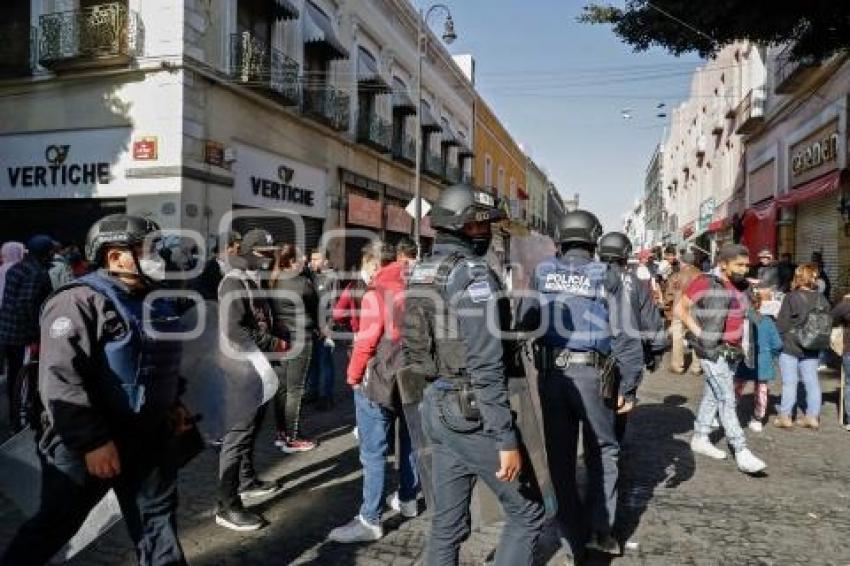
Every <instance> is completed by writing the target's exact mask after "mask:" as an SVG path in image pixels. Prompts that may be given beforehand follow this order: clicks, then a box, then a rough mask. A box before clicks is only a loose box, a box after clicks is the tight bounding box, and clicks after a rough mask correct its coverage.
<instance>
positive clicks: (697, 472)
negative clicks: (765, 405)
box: [0, 373, 850, 566]
mask: <svg viewBox="0 0 850 566" xmlns="http://www.w3.org/2000/svg"><path fill="white" fill-rule="evenodd" d="M836 377H837V376H836V374H822V376H821V378H822V383H823V385H824V403H825V406H824V411H823V425H822V430H821V431H820V432H817V433H815V432H811V431H808V430H802V429H794V430H791V431H785V430H779V429H775V428H773V427H772V426H767V427H765V431H764V432H763V433H761V434H755V433H752V432H750V431H747V435H748V438H749V439H750V440H751V447H752V449H753V451H754V452H755V453H756V454H758V455H760V456H763V457H764V459H765V460H766V461H767V463H768V474H767V476H766V477H763V478H752V477H748V476H745V475H742V474H741V473H739V472H738V471H737V470H736V469H735V466H734V464H733V461H732V460H731V459H727V460H725V461H719V462H718V461H712V460H708V459H705V458H703V457H697V458H696V459H695V458H694V456H693V455H692V453H691V452H690V449H689V447H688V440H689V438H690V431H691V428H692V423H693V418H694V411H695V407H696V404H697V403H698V402H699V395H700V393H701V386H702V379H701V378H699V377H693V376H672V375H669V374H664V373H659V374H656V375H652V376H649V377H648V378H647V379H646V381H645V383H644V385H643V389H642V394H641V404H640V405H639V406H638V408H637V409H636V410H635V413H634V417H633V420H632V421H631V423H630V425H629V426H630V428H629V433H628V437H627V442H626V445H625V448H624V453H623V456H622V466H623V470H624V476H625V477H624V479H623V481H622V484H621V487H622V511H623V516H622V521H621V525H622V528H623V529H624V531H625V534H627V535H628V538H629V540H630V541H631V543H630V544H629V547H630V548H629V549H628V550H627V551H626V555H625V556H624V557H622V558H619V559H617V560H615V561H614V563H615V564H623V565H638V564H694V565H704V564H705V565H708V564H736V565H737V564H765V565H767V564H771V565H781V564H782V565H784V564H835V565H844V564H850V550H848V549H847V548H846V545H845V544H844V541H845V540H846V533H847V532H848V529H850V519H848V513H850V481H848V480H850V471H848V468H850V452H848V450H847V443H848V442H850V434H848V433H846V432H844V431H843V430H842V429H840V428H839V426H838V424H837V422H836V420H837V418H836V410H835V403H836V400H837V383H838V381H837V379H836ZM774 391H776V389H774ZM750 404H751V397H750V396H748V397H746V398H745V402H744V407H743V408H744V410H746V409H747V407H748V406H749V405H750ZM305 416H306V419H305V420H306V426H307V427H308V430H309V431H312V432H314V433H315V434H316V435H317V436H318V437H319V439H320V440H321V446H320V448H319V449H317V450H315V451H314V452H312V453H306V454H301V455H296V456H283V455H281V454H280V453H279V452H277V451H276V450H275V449H274V448H273V446H272V442H271V440H272V438H271V424H270V423H267V427H266V434H265V435H264V437H263V438H262V439H261V440H260V442H259V443H258V465H259V468H260V470H261V471H262V473H263V475H264V476H265V477H266V478H268V479H271V478H280V479H282V480H283V482H284V485H285V486H286V491H285V492H284V493H283V494H282V495H281V496H279V497H278V498H276V499H275V500H273V501H267V502H265V503H261V504H260V509H261V510H262V512H263V513H264V514H265V516H266V517H267V518H268V519H269V520H270V521H271V526H270V527H268V528H266V529H264V530H261V531H259V532H257V533H253V534H247V535H245V534H236V533H233V532H231V531H228V530H225V529H222V528H220V527H217V526H215V524H214V523H213V510H214V494H213V492H214V486H215V482H214V479H213V478H214V476H215V465H216V452H215V451H213V450H208V451H206V452H205V453H204V454H203V455H202V456H201V457H200V458H198V459H196V460H195V461H194V462H193V463H192V464H191V465H190V466H189V467H188V469H186V470H184V472H183V474H182V476H181V479H180V496H181V505H180V526H181V536H182V540H183V544H184V546H185V549H186V551H187V554H188V557H189V560H190V562H191V563H192V564H196V565H213V564H215V565H225V564H317V565H318V564H333V565H335V566H342V565H346V564H356V565H363V566H371V565H377V564H413V563H416V561H417V560H418V559H419V558H420V557H421V553H422V548H423V544H424V542H425V539H426V537H427V531H428V518H429V515H428V513H425V514H424V515H423V516H421V517H420V518H418V519H415V520H409V521H403V520H401V518H400V517H399V516H397V515H395V514H392V515H388V516H386V517H385V519H386V520H385V531H386V532H387V534H386V536H385V537H384V539H383V540H381V541H380V542H377V543H374V544H370V545H351V546H343V545H338V544H333V543H329V542H326V536H327V533H328V532H329V530H330V529H331V528H333V527H335V526H338V525H340V524H342V523H344V522H346V521H348V520H349V519H350V518H351V517H353V516H354V515H355V514H356V513H357V509H358V506H359V501H360V487H361V483H360V465H359V461H358V455H357V446H356V443H355V439H354V437H353V436H352V434H351V429H352V424H353V410H352V406H351V400H350V398H348V397H346V398H344V399H343V400H342V401H340V402H339V403H338V405H337V409H336V411H335V412H332V413H314V412H311V411H308V412H307V414H306V415H305ZM716 434H719V433H716ZM718 446H723V444H722V442H721V443H719V444H718ZM21 520H22V516H21V514H20V513H19V512H18V511H17V510H16V509H15V508H14V507H12V506H11V504H10V503H8V501H6V500H3V503H2V507H0V527H2V528H0V544H2V545H3V546H5V544H6V543H7V542H8V539H9V537H10V536H11V535H12V534H13V532H14V529H15V528H16V527H17V526H18V525H19V523H20V521H21ZM498 532H499V529H498V528H487V529H485V530H484V531H482V532H478V533H476V534H475V535H474V536H473V538H472V539H471V540H470V541H469V542H468V543H467V544H466V545H465V546H464V549H463V556H462V557H463V562H464V563H465V564H481V563H483V562H484V561H486V559H487V557H488V556H489V555H490V554H491V553H492V551H493V549H494V547H495V544H496V540H497V537H498ZM541 546H542V547H541V551H540V554H539V556H538V562H539V563H540V564H546V563H548V564H562V563H563V561H564V557H563V554H562V553H561V552H560V551H558V550H557V548H558V545H557V542H556V537H555V536H554V533H553V529H552V528H549V530H548V531H547V533H546V536H545V537H544V541H543V544H542V545H541ZM133 562H134V559H133V556H132V552H131V550H130V548H129V545H128V543H127V539H126V534H125V532H124V528H123V525H118V526H116V527H115V528H113V529H112V531H110V533H109V534H108V535H107V536H105V537H103V538H102V539H101V540H99V541H98V542H97V543H96V544H94V545H92V546H91V547H90V548H88V549H87V550H86V551H84V552H83V553H82V554H81V555H80V556H78V557H77V558H76V559H75V560H74V561H73V563H74V564H79V565H89V564H90V565H99V564H103V565H106V564H132V563H133Z"/></svg>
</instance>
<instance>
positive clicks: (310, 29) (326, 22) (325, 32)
mask: <svg viewBox="0 0 850 566" xmlns="http://www.w3.org/2000/svg"><path fill="white" fill-rule="evenodd" d="M304 7H305V8H306V10H305V13H304V18H303V20H304V48H305V49H309V50H315V51H316V52H318V53H319V54H320V55H321V56H322V57H324V58H325V59H348V49H346V48H345V46H343V44H342V42H340V40H339V39H337V37H336V33H334V28H333V24H331V19H330V17H328V15H327V14H325V13H324V12H323V11H322V10H321V9H319V7H318V6H316V5H315V4H313V3H312V2H310V1H308V2H306V3H305V4H304Z"/></svg>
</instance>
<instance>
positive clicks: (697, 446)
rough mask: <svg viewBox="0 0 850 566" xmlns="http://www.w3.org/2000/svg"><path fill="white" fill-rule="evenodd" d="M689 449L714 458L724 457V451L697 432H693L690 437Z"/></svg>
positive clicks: (720, 458)
mask: <svg viewBox="0 0 850 566" xmlns="http://www.w3.org/2000/svg"><path fill="white" fill-rule="evenodd" d="M691 450H693V451H694V452H696V453H697V454H702V455H703V456H708V457H709V458H713V459H715V460H725V459H726V452H724V451H723V450H721V449H719V448H717V447H716V446H714V445H713V444H712V443H711V441H709V440H708V438H707V437H705V436H700V435H698V434H695V435H694V436H693V438H691Z"/></svg>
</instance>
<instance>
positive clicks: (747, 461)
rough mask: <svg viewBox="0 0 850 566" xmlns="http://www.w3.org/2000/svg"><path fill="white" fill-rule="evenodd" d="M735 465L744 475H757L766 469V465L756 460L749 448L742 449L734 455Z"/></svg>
mask: <svg viewBox="0 0 850 566" xmlns="http://www.w3.org/2000/svg"><path fill="white" fill-rule="evenodd" d="M735 463H736V464H738V469H739V470H741V471H742V472H744V473H745V474H757V473H759V472H761V471H762V470H764V469H765V468H766V467H767V464H765V463H764V462H762V461H761V460H759V459H758V458H756V456H755V454H753V453H752V452H750V450H749V448H744V449H743V450H741V451H740V452H738V453H736V454H735Z"/></svg>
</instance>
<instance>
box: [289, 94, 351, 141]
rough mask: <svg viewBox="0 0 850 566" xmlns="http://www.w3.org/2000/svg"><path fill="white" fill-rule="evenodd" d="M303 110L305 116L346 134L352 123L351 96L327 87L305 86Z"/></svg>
mask: <svg viewBox="0 0 850 566" xmlns="http://www.w3.org/2000/svg"><path fill="white" fill-rule="evenodd" d="M302 92H303V95H302V101H301V108H302V111H303V112H304V115H305V116H307V117H309V118H312V119H314V120H316V121H317V122H320V123H322V124H325V125H326V126H330V127H331V128H333V129H335V130H338V131H341V132H344V131H346V130H348V127H349V124H350V123H351V95H349V94H348V93H347V92H345V91H342V90H339V89H336V88H333V87H330V86H326V85H304V86H303V88H302Z"/></svg>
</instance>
